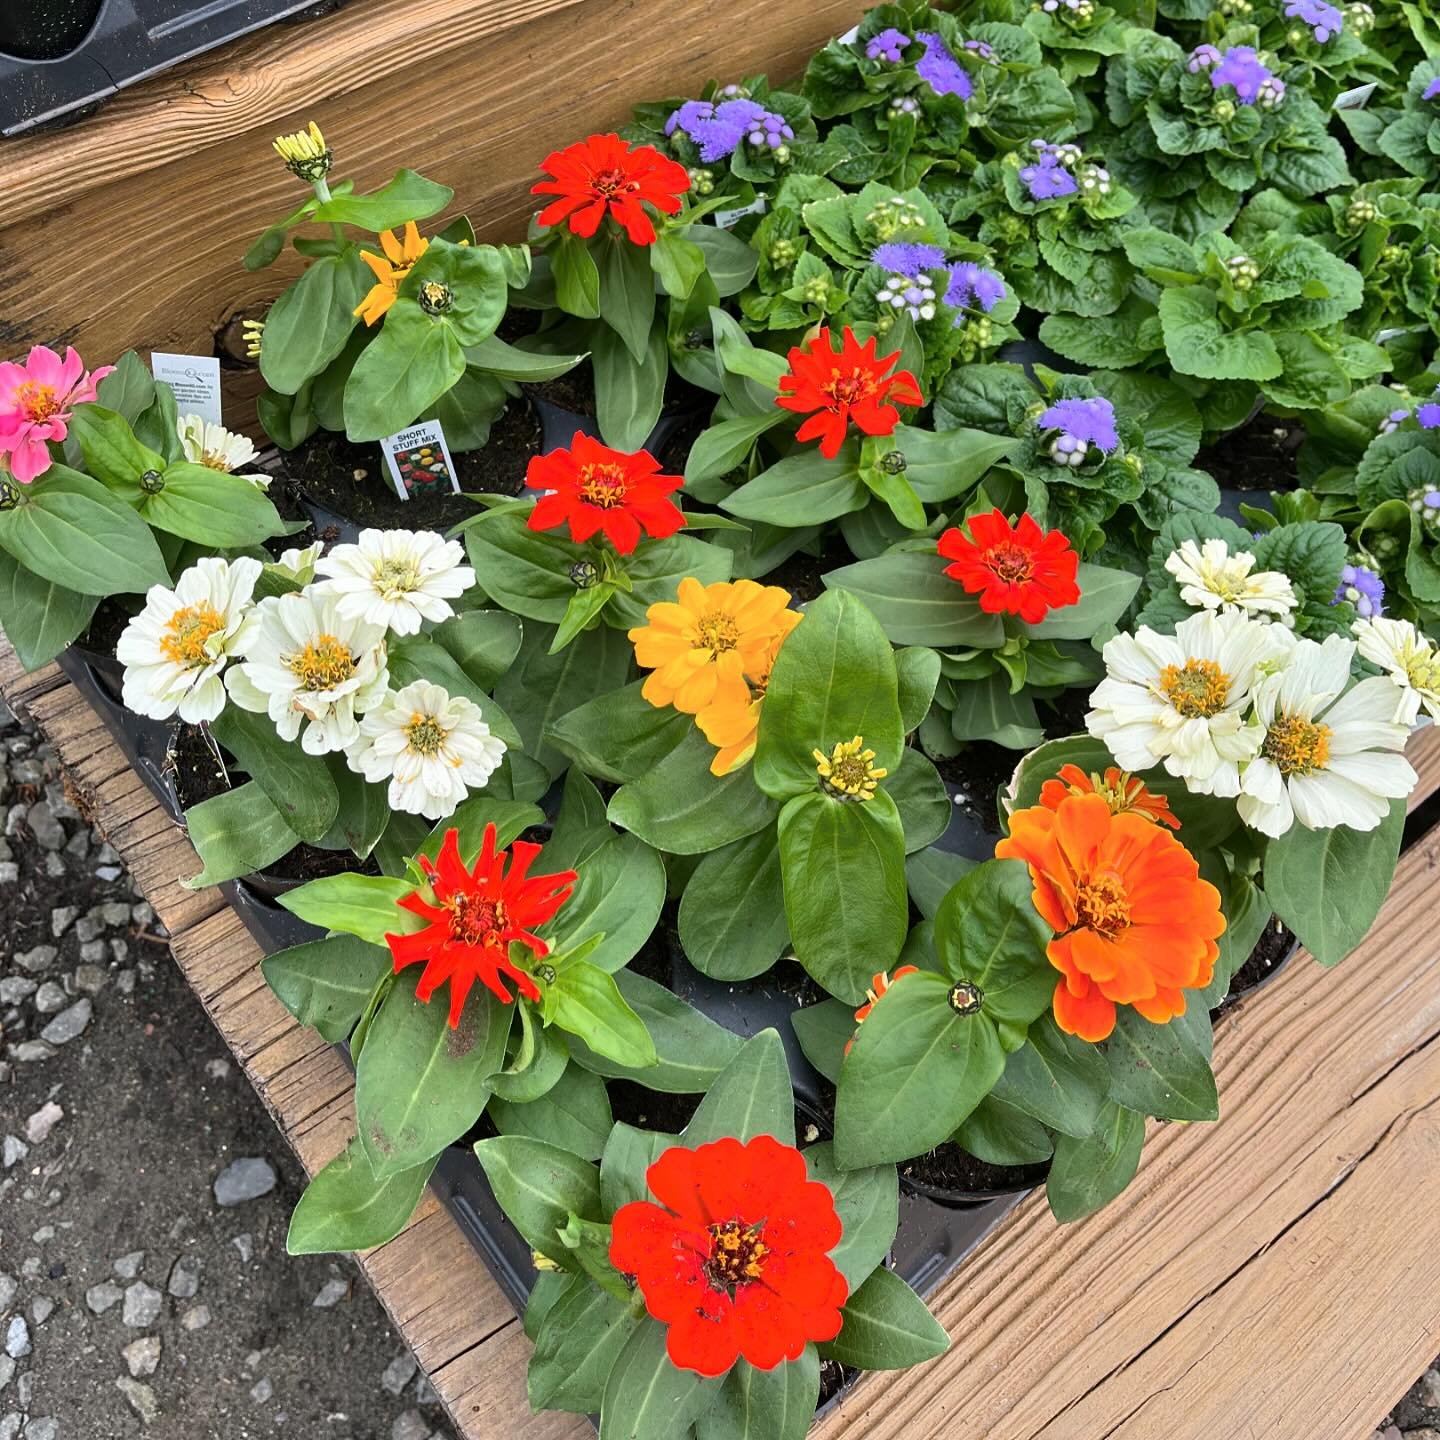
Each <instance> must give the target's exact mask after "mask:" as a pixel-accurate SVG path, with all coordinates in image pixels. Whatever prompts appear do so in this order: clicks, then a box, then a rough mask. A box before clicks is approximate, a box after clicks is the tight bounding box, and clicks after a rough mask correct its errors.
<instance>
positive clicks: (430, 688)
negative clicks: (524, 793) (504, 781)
mask: <svg viewBox="0 0 1440 1440" xmlns="http://www.w3.org/2000/svg"><path fill="white" fill-rule="evenodd" d="M345 758H346V760H347V761H348V763H349V765H350V768H351V769H352V770H354V771H356V772H357V773H359V774H361V775H363V776H364V777H365V778H366V779H367V780H369V781H371V782H372V783H374V782H377V781H381V780H388V781H389V782H390V793H389V802H390V808H391V809H392V810H404V811H406V812H407V813H409V814H411V815H423V816H424V817H425V818H426V819H427V820H441V819H444V817H445V816H446V815H449V814H451V813H452V812H453V811H454V809H455V807H456V806H457V805H458V804H459V803H460V802H461V801H462V800H463V799H464V798H465V797H466V795H467V794H469V792H470V791H471V790H478V789H480V788H481V787H482V786H484V785H485V783H486V782H487V781H488V780H489V779H490V777H491V775H493V774H494V773H495V770H496V768H497V767H498V766H499V764H500V762H501V761H502V760H503V759H504V758H505V742H504V741H503V740H501V739H500V738H499V737H498V736H495V735H492V734H491V733H490V727H489V726H488V725H487V724H486V723H485V721H484V720H483V719H482V718H481V716H480V707H479V706H478V705H476V704H473V703H472V702H471V701H469V700H467V699H465V697H464V696H463V695H454V696H452V695H450V694H449V693H448V692H447V691H445V690H443V689H442V688H441V687H440V686H439V685H432V684H431V683H430V681H428V680H416V681H415V682H414V683H413V684H410V685H407V686H406V687H405V688H404V689H403V690H397V691H392V692H391V693H390V694H388V695H386V697H385V699H384V701H383V703H381V704H380V705H379V706H377V707H376V708H375V709H374V710H371V711H370V712H369V714H367V715H366V716H365V718H364V719H363V720H362V721H361V722H360V738H359V739H358V740H357V741H356V742H355V743H354V744H353V745H352V746H350V748H349V749H348V750H347V751H346V752H345Z"/></svg>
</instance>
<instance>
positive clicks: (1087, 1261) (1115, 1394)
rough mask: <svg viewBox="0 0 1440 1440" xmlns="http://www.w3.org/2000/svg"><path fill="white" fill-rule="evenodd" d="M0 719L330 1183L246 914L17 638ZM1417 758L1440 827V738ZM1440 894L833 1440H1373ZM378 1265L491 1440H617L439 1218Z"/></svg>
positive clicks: (954, 1322) (3, 650)
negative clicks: (533, 1377) (75, 799)
mask: <svg viewBox="0 0 1440 1440" xmlns="http://www.w3.org/2000/svg"><path fill="white" fill-rule="evenodd" d="M0 692H3V693H4V695H5V697H6V699H7V701H8V702H9V703H10V704H12V705H23V706H28V708H29V709H30V710H31V712H32V713H33V714H34V715H35V717H36V719H37V720H38V721H39V722H40V724H41V725H42V726H43V728H44V729H45V731H46V734H47V735H48V736H49V738H50V739H51V741H52V742H53V743H54V744H55V746H56V748H57V749H58V750H59V752H60V754H61V757H62V759H63V760H64V761H65V764H66V768H67V772H68V774H69V777H70V779H71V780H72V782H73V783H74V785H75V786H76V788H77V790H78V792H79V793H80V795H81V796H82V798H83V800H84V803H85V804H86V805H87V806H88V807H89V809H90V811H91V813H92V814H93V815H94V817H95V818H96V820H97V822H98V823H99V825H100V826H101V828H102V829H103V830H104V831H105V832H106V834H107V835H108V836H109V838H110V840H111V842H112V843H113V844H114V845H115V847H116V848H117V849H118V850H119V851H120V852H121V854H122V855H123V856H124V857H125V860H126V862H127V863H128V864H129V865H130V867H131V869H132V871H133V872H134V873H135V876H136V878H137V880H138V881H139V882H140V884H141V886H142V887H143V888H144V889H145V891H146V893H147V895H148V896H149V898H150V900H151V902H152V903H153V904H154V905H155V907H156V910H157V913H158V914H159V915H160V918H161V919H162V920H163V921H164V923H165V924H166V925H167V926H168V927H169V928H170V930H171V932H172V936H173V950H174V954H175V958H176V960H177V962H178V963H179V965H180V966H181V968H182V969H183V970H184V971H185V974H186V976H187V977H188V979H189V980H190V982H191V984H192V985H193V986H194V987H195V991H196V993H197V994H198V995H199V997H200V999H201V1001H202V1002H203V1003H204V1005H205V1007H206V1009H207V1011H208V1012H209V1014H210V1016H211V1018H212V1019H213V1020H214V1022H215V1024H216V1026H217V1028H218V1029H219V1030H220V1032H221V1034H222V1035H223V1036H224V1037H225V1040H226V1042H227V1043H228V1044H229V1045H230V1047H231V1049H232V1050H233V1051H234V1052H235V1055H236V1058H237V1059H238V1061H239V1062H240V1064H241V1065H242V1066H243V1067H244V1069H245V1072H246V1074H247V1075H248V1076H249V1077H250V1080H251V1082H252V1083H253V1084H254V1085H255V1088H256V1090H257V1091H258V1092H259V1094H260V1096H261V1098H262V1099H263V1100H264V1102H265V1104H266V1105H267V1107H268V1108H269V1110H270V1112H271V1114H272V1115H273V1116H274V1117H275V1121H276V1124H277V1125H278V1126H279V1128H280V1129H281V1131H282V1133H283V1134H284V1135H285V1137H286V1139H287V1140H288V1141H289V1143H290V1144H291V1145H292V1147H293V1148H294V1149H295V1152H296V1154H297V1155H298V1156H299V1157H300V1159H301V1161H302V1163H303V1164H304V1165H305V1167H306V1168H307V1170H309V1171H310V1172H312V1173H313V1172H314V1171H315V1170H317V1169H319V1168H320V1167H321V1166H322V1165H324V1164H325V1163H326V1162H327V1161H329V1160H330V1159H331V1158H332V1157H333V1156H335V1155H336V1154H338V1153H339V1152H340V1150H341V1149H342V1148H343V1147H344V1146H345V1144H346V1143H347V1141H348V1140H349V1139H350V1137H351V1135H352V1134H353V1132H354V1117H353V1111H352V1100H353V1083H352V1078H351V1075H350V1073H349V1071H348V1070H347V1069H346V1067H345V1065H344V1064H343V1063H342V1062H341V1060H340V1059H339V1058H338V1056H337V1055H336V1054H335V1052H334V1051H333V1049H332V1048H331V1047H330V1046H329V1045H327V1044H326V1043H325V1042H324V1041H322V1040H320V1039H319V1037H318V1036H316V1035H314V1034H312V1033H310V1032H307V1031H305V1030H303V1029H301V1028H300V1027H299V1026H298V1025H296V1023H295V1022H294V1021H293V1020H292V1019H291V1017H290V1016H289V1015H288V1014H287V1013H286V1011H285V1010H284V1008H283V1007H282V1006H281V1005H280V1003H279V1001H277V1000H276V999H275V998H274V996H273V995H271V994H270V992H269V990H268V989H267V988H266V986H265V984H264V981H263V979H262V978H261V975H260V972H259V962H260V958H261V957H260V951H259V949H258V948H257V946H256V945H255V942H254V941H253V940H252V939H251V938H250V935H249V934H248V932H247V931H246V930H245V929H244V927H243V925H242V924H241V923H240V921H239V919H238V918H237V917H236V915H235V914H234V912H233V911H231V910H230V909H229V908H228V907H226V906H225V905H224V903H223V900H222V898H221V897H220V895H219V893H218V892H217V891H214V890H203V891H200V892H198V893H192V892H189V891H186V890H184V889H183V888H182V887H180V886H179V885H178V883H177V882H178V880H179V879H180V878H182V877H184V876H185V875H189V874H193V873H194V872H195V871H196V870H197V869H198V861H197V860H196V858H195V855H194V852H193V851H192V850H191V849H190V846H189V844H188V842H187V841H185V840H184V838H183V837H182V836H181V835H180V834H179V833H178V832H177V831H176V829H175V828H174V826H173V825H171V823H170V822H169V820H168V819H166V817H165V816H164V815H163V813H162V812H161V810H160V808H159V806H158V805H157V804H156V803H155V802H154V800H153V799H152V798H151V796H150V795H149V792H148V791H146V790H145V789H144V787H143V786H142V785H141V783H140V781H139V780H138V779H137V778H136V777H135V776H134V775H133V774H132V773H131V772H130V770H129V769H128V767H127V766H126V764H125V761H124V758H123V756H122V755H121V753H120V751H119V750H118V748H117V747H116V746H115V745H114V744H113V742H111V741H110V739H109V737H108V735H107V734H106V733H105V732H104V731H103V728H102V727H100V726H99V722H98V721H97V720H96V718H95V716H94V714H93V712H92V711H91V710H90V708H89V706H88V705H87V704H86V703H85V701H84V699H83V698H82V697H81V696H80V694H79V693H78V692H77V691H76V690H74V689H73V688H72V687H71V686H70V685H69V683H68V682H67V681H66V680H65V679H64V677H63V676H62V675H61V674H60V672H59V670H58V669H56V668H55V667H53V666H52V667H47V669H46V670H44V671H41V672H39V673H37V675H34V676H29V677H27V676H25V675H24V674H23V672H22V671H21V670H20V668H19V666H18V664H17V663H16V662H15V659H14V656H13V653H12V652H11V651H10V649H9V647H8V645H6V644H5V643H4V641H3V636H0ZM1411 758H1412V759H1413V760H1414V762H1415V764H1416V767H1417V769H1418V770H1419V772H1420V775H1421V785H1420V788H1419V789H1418V790H1417V792H1416V803H1418V802H1419V801H1420V800H1422V799H1423V798H1425V797H1426V796H1428V795H1429V794H1431V793H1433V792H1434V791H1435V790H1436V789H1437V787H1440V730H1436V729H1434V728H1431V729H1427V730H1425V731H1423V732H1421V733H1420V734H1419V735H1417V736H1416V737H1415V739H1414V740H1413V741H1412V744H1411ZM1437 868H1440V830H1436V831H1432V832H1431V833H1430V834H1429V835H1427V836H1426V837H1425V838H1424V839H1423V840H1422V841H1421V842H1420V843H1419V844H1418V845H1416V846H1415V847H1414V848H1412V849H1411V850H1410V851H1409V852H1408V853H1407V855H1406V856H1405V857H1404V859H1403V860H1402V862H1401V865H1400V870H1399V873H1398V874H1397V876H1396V880H1395V887H1394V890H1393V891H1392V893H1391V896H1390V898H1389V900H1388V901H1387V902H1386V906H1385V909H1384V911H1383V912H1382V914H1381V917H1380V920H1379V922H1378V923H1377V925H1376V927H1375V930H1374V932H1373V933H1372V934H1371V936H1370V937H1369V939H1367V941H1366V942H1365V944H1364V946H1363V947H1362V948H1361V950H1360V951H1359V952H1358V953H1357V954H1355V955H1353V956H1351V957H1350V959H1349V960H1347V961H1346V963H1345V964H1344V965H1342V966H1340V967H1339V968H1338V969H1337V970H1333V971H1330V972H1325V971H1322V970H1321V969H1320V967H1319V966H1318V965H1315V964H1314V963H1313V962H1311V961H1309V960H1308V959H1307V958H1305V957H1302V958H1301V960H1300V961H1298V962H1297V963H1296V964H1295V965H1294V966H1292V967H1291V968H1290V969H1289V970H1288V971H1287V972H1286V973H1285V974H1284V975H1282V976H1281V977H1280V978H1279V979H1278V980H1277V981H1276V982H1275V984H1273V985H1271V986H1269V987H1268V988H1267V989H1266V990H1265V991H1264V992H1262V993H1261V994H1259V995H1257V996H1255V997H1254V998H1253V999H1252V1000H1249V1001H1246V1002H1244V1003H1243V1004H1242V1005H1241V1006H1240V1007H1239V1008H1238V1009H1237V1011H1236V1012H1235V1013H1234V1014H1233V1015H1232V1016H1231V1017H1230V1018H1228V1019H1227V1020H1226V1022H1225V1024H1224V1025H1223V1027H1222V1028H1221V1029H1220V1031H1219V1032H1218V1034H1217V1036H1216V1074H1217V1077H1218V1079H1219V1082H1220V1095H1221V1105H1222V1108H1223V1111H1224V1123H1223V1124H1222V1125H1219V1126H1214V1125H1189V1126H1186V1125H1156V1126H1154V1127H1152V1134H1151V1137H1150V1142H1149V1144H1148V1145H1147V1147H1146V1152H1145V1157H1144V1160H1143V1162H1142V1165H1141V1170H1140V1175H1139V1177H1138V1178H1137V1179H1136V1181H1135V1183H1134V1185H1132V1187H1131V1188H1130V1190H1128V1191H1127V1192H1126V1194H1125V1197H1124V1199H1123V1200H1121V1201H1120V1202H1118V1203H1117V1204H1115V1205H1112V1206H1111V1207H1110V1208H1109V1209H1107V1210H1105V1211H1102V1212H1101V1213H1100V1214H1099V1215H1096V1216H1093V1217H1092V1218H1091V1219H1089V1220H1087V1221H1084V1222H1082V1223H1080V1224H1078V1225H1074V1226H1069V1227H1061V1226H1058V1225H1056V1224H1055V1222H1054V1221H1053V1220H1052V1219H1051V1218H1050V1215H1049V1212H1048V1211H1047V1210H1046V1208H1045V1205H1044V1200H1043V1197H1040V1196H1032V1197H1031V1198H1030V1199H1029V1200H1027V1201H1026V1202H1025V1203H1024V1204H1022V1205H1021V1206H1020V1207H1019V1208H1018V1209H1017V1210H1016V1211H1015V1213H1014V1214H1013V1215H1012V1216H1011V1217H1010V1219H1009V1220H1007V1221H1006V1222H1005V1224H1004V1225H1003V1226H1002V1227H1001V1228H1000V1229H999V1230H998V1231H997V1232H996V1233H995V1234H994V1235H993V1236H992V1237H991V1238H990V1239H989V1240H988V1241H986V1242H985V1244H984V1245H982V1246H981V1247H980V1249H979V1250H978V1251H977V1252H976V1253H975V1254H974V1255H973V1256H971V1257H970V1259H969V1260H967V1261H966V1263H965V1264H964V1265H963V1266H962V1267H961V1269H960V1270H959V1271H958V1272H957V1273H956V1275H955V1276H954V1277H953V1278H952V1279H951V1281H950V1282H949V1283H948V1284H946V1285H945V1286H943V1287H942V1289H941V1290H940V1292H939V1293H938V1295H937V1296H936V1297H935V1302H934V1303H935V1304H936V1307H937V1310H938V1313H939V1315H940V1317H941V1319H942V1320H943V1322H944V1323H945V1325H946V1328H947V1329H948V1330H949V1331H950V1334H951V1336H952V1339H953V1348H952V1349H951V1351H950V1353H949V1354H948V1355H947V1356H945V1357H944V1358H942V1359H940V1360H937V1361H935V1362H933V1363H932V1364H930V1365H928V1366H926V1367H924V1368H922V1369H920V1370H918V1371H910V1372H904V1373H902V1374H897V1375H875V1376H870V1377H868V1378H867V1379H866V1380H865V1381H863V1382H862V1384H861V1385H860V1387H859V1388H858V1389H857V1391H856V1392H855V1393H854V1394H853V1395H852V1396H851V1397H849V1398H848V1399H847V1400H846V1401H845V1402H844V1403H843V1404H842V1405H841V1406H840V1408H839V1410H838V1411H837V1412H836V1413H834V1414H833V1415H832V1416H831V1417H830V1418H829V1419H828V1420H827V1421H826V1422H825V1423H824V1424H823V1425H821V1426H820V1427H818V1429H817V1431H816V1440H850V1437H852V1436H853V1437H864V1440H888V1437H892V1436H893V1437H896V1440H900V1437H904V1440H919V1437H926V1440H929V1437H945V1440H1157V1437H1160V1436H1163V1437H1165V1440H1214V1437H1215V1436H1217V1435H1221V1436H1227V1437H1240V1436H1244V1437H1247V1440H1248V1437H1257V1440H1258V1437H1267V1440H1369V1436H1370V1434H1371V1432H1372V1430H1373V1429H1374V1426H1375V1422H1376V1421H1377V1420H1378V1419H1379V1418H1380V1417H1381V1416H1382V1415H1383V1414H1384V1413H1385V1412H1386V1411H1387V1410H1388V1409H1389V1408H1390V1406H1391V1405H1393V1404H1394V1402H1395V1400H1396V1398H1397V1397H1398V1396H1399V1395H1400V1394H1401V1393H1403V1391H1404V1390H1405V1388H1406V1386H1407V1385H1408V1384H1409V1383H1410V1382H1411V1381H1412V1380H1413V1379H1414V1378H1415V1376H1416V1375H1418V1374H1419V1373H1420V1372H1421V1371H1422V1370H1423V1369H1424V1368H1425V1366H1426V1365H1427V1364H1428V1363H1429V1362H1430V1360H1432V1359H1433V1358H1434V1356H1435V1355H1436V1353H1437V1352H1440V1243H1437V1242H1440V1219H1437V1218H1436V1209H1435V1205H1434V1195H1435V1191H1436V1185H1437V1182H1440V1105H1437V1103H1436V1102H1437V1101H1440V1045H1435V1044H1433V1043H1432V1042H1433V1041H1435V1040H1436V1038H1437V1037H1440V965H1437V964H1436V950H1437V948H1440V942H1437V941H1436V940H1434V939H1433V938H1432V937H1433V936H1434V935H1435V934H1436V925H1435V920H1434V912H1435V910H1436V906H1437V901H1436V899H1435V895H1436V890H1435V872H1436V870H1437ZM361 1263H362V1265H363V1267H364V1269H365V1273H366V1274H367V1276H368V1277H369V1279H370V1282H371V1284H372V1285H373V1286H374V1288H375V1291H376V1293H377V1294H378V1295H379V1296H380V1299H381V1300H382V1302H383V1303H384V1305H385V1307H386V1309H387V1310H388V1311H389V1313H390V1315H391V1316H392V1318H393V1319H394V1321H395V1323H396V1325H397V1326H398V1327H399V1329H400V1330H401V1332H402V1333H403V1334H404V1336H405V1338H406V1339H407V1340H408V1341H409V1343H410V1344H411V1345H412V1346H413V1347H414V1349H415V1352H416V1355H417V1356H418V1358H419V1360H420V1363H421V1364H422V1365H424V1367H425V1369H426V1370H427V1372H428V1373H429V1374H430V1377H431V1379H432V1380H433V1381H434V1383H435V1386H436V1388H437V1390H438V1391H439V1393H440V1395H441V1396H442V1398H443V1399H444V1401H445V1403H446V1405H447V1406H448V1407H449V1409H450V1412H451V1414H452V1416H453V1417H454V1419H455V1422H456V1425H457V1426H458V1427H459V1430H460V1433H461V1434H462V1435H463V1436H464V1437H465V1440H516V1437H523V1440H579V1437H582V1436H584V1435H586V1434H593V1432H592V1431H591V1430H590V1428H589V1426H588V1423H587V1422H586V1421H584V1420H583V1419H581V1418H579V1417H576V1416H565V1415H553V1414H552V1415H543V1416H533V1415H531V1414H530V1412H529V1409H528V1406H527V1404H526V1400H525V1363H526V1360H527V1358H528V1353H529V1342H528V1341H527V1340H526V1339H525V1336H524V1334H523V1332H522V1331H521V1329H520V1325H519V1322H518V1320H517V1319H516V1318H515V1316H514V1314H513V1312H512V1311H511V1310H510V1308H509V1306H508V1304H507V1302H506V1301H505V1299H504V1298H503V1296H502V1295H501V1294H500V1292H499V1290H498V1289H497V1287H496V1286H495V1283H494V1282H493V1281H492V1280H491V1278H490V1276H489V1273H488V1272H487V1271H486V1269H485V1267H484V1265H483V1264H482V1263H481V1261H480V1259H479V1257H478V1256H477V1255H476V1253H475V1252H474V1250H473V1249H472V1248H471V1247H470V1245H469V1244H468V1242H467V1241H466V1240H465V1238H464V1237H463V1235H462V1234H461V1232H460V1231H459V1229H458V1228H457V1227H456V1226H455V1224H454V1222H453V1221H452V1220H451V1219H450V1217H449V1215H448V1214H447V1213H446V1212H445V1211H444V1210H443V1209H442V1208H441V1207H440V1205H439V1204H438V1203H437V1202H436V1201H435V1200H434V1199H433V1198H432V1197H430V1196H429V1195H427V1196H426V1198H425V1200H424V1201H423V1202H422V1204H421V1206H420V1208H419V1210H418V1212H417V1214H416V1216H415V1218H414V1219H413V1220H412V1221H411V1223H410V1225H409V1226H408V1227H407V1228H406V1230H405V1231H404V1232H403V1233H402V1234H401V1235H400V1236H398V1237H397V1238H396V1239H395V1240H393V1241H392V1242H391V1243H390V1244H388V1245H385V1246H382V1247H381V1248H380V1249H378V1250H375V1251H372V1252H370V1253H369V1254H368V1255H366V1256H364V1257H362V1260H361ZM677 1440H679V1437H677Z"/></svg>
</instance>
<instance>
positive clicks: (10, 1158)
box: [0, 1135, 30, 1170]
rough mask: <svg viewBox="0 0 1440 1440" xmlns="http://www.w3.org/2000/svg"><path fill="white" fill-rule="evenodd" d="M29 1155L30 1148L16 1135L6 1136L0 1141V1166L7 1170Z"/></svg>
mask: <svg viewBox="0 0 1440 1440" xmlns="http://www.w3.org/2000/svg"><path fill="white" fill-rule="evenodd" d="M29 1153H30V1147H29V1146H28V1145H27V1144H26V1143H25V1142H24V1141H23V1140H22V1139H21V1138H20V1137H19V1136H18V1135H7V1136H6V1137H5V1138H4V1140H0V1165H3V1166H4V1167H5V1169H7V1170H8V1169H9V1168H10V1167H11V1166H12V1165H18V1164H19V1163H20V1162H21V1161H22V1160H23V1159H24V1158H25V1157H26V1156H27V1155H28V1154H29Z"/></svg>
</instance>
